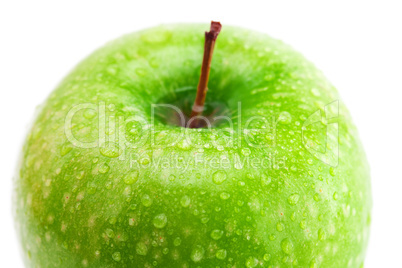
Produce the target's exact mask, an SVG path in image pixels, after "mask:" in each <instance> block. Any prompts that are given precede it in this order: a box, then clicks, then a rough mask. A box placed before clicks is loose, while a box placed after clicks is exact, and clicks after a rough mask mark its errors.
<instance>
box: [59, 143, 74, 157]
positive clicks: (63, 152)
mask: <svg viewBox="0 0 402 268" xmlns="http://www.w3.org/2000/svg"><path fill="white" fill-rule="evenodd" d="M72 149H73V146H72V145H71V143H66V144H63V146H61V148H60V155H61V156H65V155H66V154H68V153H69V152H70V151H71V150H72Z"/></svg>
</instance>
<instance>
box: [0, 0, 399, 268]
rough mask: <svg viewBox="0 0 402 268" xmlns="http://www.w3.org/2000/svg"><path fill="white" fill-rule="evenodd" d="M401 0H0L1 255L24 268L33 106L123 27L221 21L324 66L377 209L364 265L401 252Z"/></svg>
mask: <svg viewBox="0 0 402 268" xmlns="http://www.w3.org/2000/svg"><path fill="white" fill-rule="evenodd" d="M401 14H402V5H398V1H384V0H382V1H340V0H337V1H275V2H274V1H272V2H271V1H261V2H257V1H250V0H247V1H244V0H243V1H240V2H236V1H233V0H232V1H227V2H226V3H225V2H223V1H219V2H218V1H198V2H195V1H182V2H180V1H169V0H165V1H160V2H156V1H139V2H138V3H135V2H134V1H109V2H104V1H100V0H98V1H72V0H70V1H39V0H35V1H2V2H1V4H0V29H1V32H0V94H1V97H0V109H1V113H0V135H1V138H0V142H1V144H0V165H1V166H0V171H1V179H2V180H1V185H0V208H1V211H0V215H1V216H0V217H1V218H0V232H1V234H0V247H1V248H0V254H1V257H0V263H1V267H16V268H18V267H22V262H21V260H20V253H19V248H18V242H17V240H16V235H15V231H14V228H13V221H12V216H11V191H12V183H11V181H12V177H13V173H14V169H15V164H16V159H17V155H18V153H19V151H20V149H21V145H22V141H23V139H24V137H25V134H26V132H27V126H28V123H29V122H30V121H31V120H32V115H33V112H34V110H35V107H36V106H37V105H38V104H40V103H41V102H42V101H43V100H44V99H45V98H46V97H47V95H48V94H49V93H50V92H51V90H52V89H54V88H55V86H56V85H57V83H58V82H59V81H60V80H61V79H62V78H63V77H64V76H65V75H66V74H67V73H68V72H69V71H70V70H71V69H72V68H73V67H74V66H75V65H76V64H77V63H78V62H79V61H80V60H82V59H83V58H84V57H85V56H87V55H88V54H90V53H91V52H92V51H93V50H94V49H95V48H98V47H99V46H101V45H103V44H104V43H105V42H107V41H108V40H111V39H114V38H116V37H119V36H120V35H122V34H125V33H129V32H132V31H136V30H139V29H143V28H146V27H150V26H154V25H158V24H161V23H169V22H206V23H208V22H209V21H210V20H211V19H213V20H220V21H221V22H222V24H223V25H225V24H226V25H228V24H232V25H239V26H243V27H247V28H251V29H255V30H258V31H261V32H266V33H268V34H270V35H271V36H273V37H276V38H279V39H282V40H284V41H285V42H287V43H289V44H291V45H292V46H293V47H295V48H296V49H297V50H299V51H301V52H302V53H303V54H304V55H305V56H307V58H309V59H310V60H311V61H313V62H314V63H315V64H316V65H317V66H318V67H319V68H320V69H322V70H323V71H324V73H325V74H326V75H327V77H328V78H329V79H330V80H331V81H332V82H333V84H334V85H335V86H336V87H337V88H338V89H339V91H340V93H341V96H342V97H343V100H344V102H345V103H346V105H347V106H348V108H349V110H350V111H351V113H352V116H353V118H354V121H355V123H356V124H357V126H358V128H359V130H360V135H361V138H362V140H363V144H364V145H365V149H366V152H367V155H368V159H369V162H370V164H371V174H372V188H373V197H374V211H373V216H372V233H371V241H370V246H369V250H368V254H367V258H366V264H365V267H366V268H367V267H368V268H373V267H397V266H398V265H400V264H401V261H400V256H401V254H402V252H401V249H402V246H401V244H400V242H401V241H402V227H401V224H402V222H401V205H402V201H401V200H402V155H401V153H402V131H401V129H402V128H401V124H402V108H401V106H402V103H401V97H402V94H401V92H402V81H401V78H402V52H401V51H402V38H401V36H402V15H401Z"/></svg>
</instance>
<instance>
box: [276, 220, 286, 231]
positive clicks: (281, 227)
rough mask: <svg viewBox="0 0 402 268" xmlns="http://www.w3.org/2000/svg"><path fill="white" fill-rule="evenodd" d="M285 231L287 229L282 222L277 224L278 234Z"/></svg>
mask: <svg viewBox="0 0 402 268" xmlns="http://www.w3.org/2000/svg"><path fill="white" fill-rule="evenodd" d="M283 229H285V225H283V223H281V222H278V223H277V224H276V230H277V231H278V232H282V231H283Z"/></svg>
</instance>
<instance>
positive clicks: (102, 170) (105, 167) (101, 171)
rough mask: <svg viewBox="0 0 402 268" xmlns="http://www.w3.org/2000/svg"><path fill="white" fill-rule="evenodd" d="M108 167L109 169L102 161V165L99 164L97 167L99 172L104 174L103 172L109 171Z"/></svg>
mask: <svg viewBox="0 0 402 268" xmlns="http://www.w3.org/2000/svg"><path fill="white" fill-rule="evenodd" d="M109 169H110V167H109V165H108V164H106V163H104V164H103V165H101V166H100V167H99V173H101V174H105V173H107V172H108V171H109Z"/></svg>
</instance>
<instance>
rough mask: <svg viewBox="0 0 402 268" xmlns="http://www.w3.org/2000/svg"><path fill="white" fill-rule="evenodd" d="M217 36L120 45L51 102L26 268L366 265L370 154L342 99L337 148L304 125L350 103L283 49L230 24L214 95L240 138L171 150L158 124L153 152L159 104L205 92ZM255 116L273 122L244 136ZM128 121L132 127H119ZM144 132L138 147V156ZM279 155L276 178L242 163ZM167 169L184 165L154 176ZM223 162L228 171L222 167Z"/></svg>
mask: <svg viewBox="0 0 402 268" xmlns="http://www.w3.org/2000/svg"><path fill="white" fill-rule="evenodd" d="M205 29H208V26H207V25H170V26H161V27H156V28H153V29H149V30H145V31H142V32H138V33H134V34H130V35H127V36H124V37H122V38H120V39H117V40H115V41H113V42H111V43H109V44H107V45H106V46H105V47H103V48H101V49H99V50H97V51H96V52H95V53H93V54H92V55H91V56H89V57H88V58H87V59H86V60H84V61H83V62H82V63H81V64H79V65H78V66H77V67H76V69H75V70H73V71H72V72H71V73H70V74H69V75H68V76H67V77H66V78H65V79H64V80H63V81H62V83H61V84H60V85H59V87H58V88H57V89H56V90H55V91H54V92H53V93H52V94H51V95H50V97H49V98H48V100H47V101H46V102H45V103H44V104H43V106H42V107H40V111H39V113H38V116H37V118H36V120H35V122H34V124H33V127H32V130H31V131H30V134H29V135H28V137H27V140H26V143H25V146H24V148H23V152H22V157H21V161H20V164H19V166H18V172H17V175H16V178H15V195H14V212H15V220H16V226H17V230H18V233H19V236H20V240H21V245H22V248H23V257H24V261H25V264H26V266H27V267H326V268H331V267H342V268H343V267H362V265H363V262H364V257H365V251H366V246H367V243H368V234H369V225H370V211H371V193H370V176H369V168H368V164H367V161H366V157H365V154H364V151H363V149H362V146H361V144H360V141H359V140H358V137H357V132H356V129H355V127H354V125H353V124H352V122H351V119H350V116H349V113H348V111H347V110H346V108H345V107H344V106H343V104H342V102H340V103H339V114H338V117H337V126H338V128H337V130H338V131H337V132H336V133H339V137H337V135H335V134H334V132H331V133H329V134H328V135H326V134H325V129H326V126H325V125H324V124H325V120H322V121H323V123H319V124H318V126H319V127H318V128H317V129H318V130H317V129H315V130H314V129H310V130H309V128H308V127H304V128H303V126H305V125H306V124H305V122H306V120H308V118H310V116H311V115H312V114H314V113H315V112H316V111H317V110H318V111H321V112H323V111H324V110H323V109H324V107H325V105H327V104H329V103H332V102H334V101H337V100H338V99H339V97H338V94H337V91H336V89H334V87H333V86H332V85H331V84H330V83H328V81H327V80H326V79H325V78H324V77H323V75H322V74H321V72H320V71H318V70H317V69H316V68H315V67H314V66H313V65H312V64H311V63H309V62H308V61H307V60H305V59H304V58H303V57H302V56H301V55H300V54H298V53H296V52H294V51H293V50H292V49H291V48H289V47H288V46H286V45H284V44H283V43H282V42H280V41H277V40H274V39H271V38H270V37H268V36H266V35H263V34H259V33H253V32H250V31H248V30H243V29H238V28H232V27H224V28H223V31H222V33H221V35H220V36H219V39H218V41H217V45H216V48H215V55H214V58H213V62H212V71H211V77H210V83H209V88H210V90H209V93H208V94H209V95H208V96H209V98H211V99H216V100H220V101H222V102H226V104H227V106H228V107H229V109H230V110H231V111H232V113H233V123H234V127H233V129H234V130H233V133H234V138H233V139H229V138H228V136H227V132H224V130H225V125H222V126H218V127H216V128H213V129H212V130H208V129H188V130H187V137H190V138H191V140H192V143H191V144H189V142H185V141H182V140H181V141H179V142H177V143H172V141H174V140H176V139H177V138H178V137H179V136H180V131H182V130H183V129H182V128H180V127H175V126H168V125H164V124H162V123H160V122H159V121H158V120H155V121H154V122H155V126H154V130H153V133H154V139H153V140H154V144H151V139H150V138H149V139H147V137H148V136H147V135H148V134H149V133H150V132H147V131H146V130H144V129H146V127H147V126H146V124H151V122H152V120H151V104H153V103H161V101H160V100H161V99H162V100H163V99H164V98H166V96H169V95H172V94H171V93H172V92H175V91H177V90H179V89H183V88H186V87H194V86H195V85H196V84H197V81H198V77H199V71H200V64H201V59H202V53H203V52H202V49H203V38H204V37H203V34H202V33H203V31H204V30H205ZM239 101H241V102H242V104H241V120H240V121H239V116H235V115H236V114H239V111H238V102H239ZM85 103H86V104H88V103H90V104H91V105H96V107H102V105H103V103H104V106H105V107H106V108H105V112H104V113H103V112H102V109H101V108H98V109H96V110H93V109H92V110H91V109H81V110H79V111H77V112H76V113H75V115H74V116H73V117H72V119H71V125H66V122H67V121H68V120H67V119H66V118H68V115H69V111H71V109H73V107H75V106H76V105H82V104H85ZM85 107H86V106H85ZM88 107H95V106H88ZM256 115H259V116H264V117H266V118H268V121H269V120H271V118H272V121H269V122H268V127H267V126H266V125H265V128H264V126H263V125H262V124H261V123H259V121H258V120H253V121H252V123H251V124H249V125H247V126H246V123H247V120H248V119H250V118H251V117H252V116H256ZM110 116H114V117H110ZM132 117H134V118H135V120H131V121H130V120H128V119H129V118H132ZM113 118H115V119H116V120H115V119H113ZM118 118H122V119H123V120H125V121H126V122H128V123H126V125H122V126H121V127H120V126H119V125H118V122H117V121H118V120H117V119H118ZM138 118H142V119H141V120H137V119H138ZM105 120H106V122H107V124H106V125H107V127H106V130H104V129H103V128H101V129H100V130H99V128H100V126H101V125H100V124H99V122H100V121H102V122H103V121H105ZM113 121H116V124H115V125H116V127H115V130H113V124H112V122H113ZM139 122H141V123H139ZM275 122H276V123H275ZM109 123H110V124H109ZM320 124H321V126H320ZM251 126H252V128H253V130H252V131H250V132H247V131H246V132H247V133H248V134H247V135H248V136H247V137H246V136H245V135H243V134H244V133H246V132H245V131H244V129H246V128H247V129H250V128H251ZM226 127H227V126H226ZM69 130H71V132H72V134H73V135H74V137H75V138H76V139H77V140H79V141H81V142H93V141H96V140H98V138H99V137H102V135H103V133H105V137H106V138H107V139H109V141H111V142H108V143H107V144H106V145H104V144H103V145H102V144H100V145H99V146H95V147H93V148H80V146H78V145H77V144H75V145H74V144H71V139H70V140H69V139H68V137H67V136H68V135H67V134H66V133H68V131H69ZM141 131H142V132H141ZM303 131H304V132H303ZM302 132H303V133H304V134H303V135H304V136H308V137H309V139H310V140H311V141H312V142H313V143H314V144H316V148H318V147H320V146H321V147H320V148H321V149H322V148H323V149H324V150H325V149H328V148H329V147H330V146H327V145H326V144H327V141H330V140H332V141H339V161H338V163H337V164H336V165H332V166H331V165H328V164H326V163H324V162H325V161H321V160H319V159H317V158H316V157H314V156H313V155H312V154H311V153H310V152H309V151H308V150H307V149H306V145H305V144H304V142H303V140H304V138H303V137H302ZM99 133H101V134H99ZM119 133H123V136H124V137H125V142H126V144H125V145H124V143H123V142H121V141H122V140H123V139H122V138H120V140H117V138H116V137H119V135H118V134H119ZM144 133H145V134H144ZM225 133H226V134H225ZM120 137H121V136H120ZM139 137H145V138H144V139H143V143H142V145H141V146H137V147H138V148H130V146H128V144H129V143H130V142H131V143H130V144H134V143H135V142H136V140H139V139H140V138H139ZM228 140H229V142H228ZM113 141H116V143H117V144H120V150H119V149H117V150H113V146H115V149H116V148H117V147H116V146H117V145H115V144H116V143H113ZM231 141H232V143H231ZM126 145H127V146H126ZM195 145H197V146H195ZM105 146H106V148H105ZM317 146H318V147H317ZM81 147H82V146H81ZM88 147H90V146H88ZM123 147H126V148H123ZM257 147H258V148H257ZM132 155H135V157H134V158H133V157H131V156H132ZM123 156H124V157H123ZM196 156H197V157H200V156H201V158H202V159H203V160H202V161H201V164H200V163H199V162H197V163H196V161H194V159H195V158H196ZM267 158H271V160H272V161H273V162H272V164H271V165H270V166H269V167H267V166H264V167H262V166H258V164H257V167H256V166H250V165H247V164H244V166H243V167H241V165H239V161H243V160H245V159H246V160H247V159H248V161H253V159H254V160H255V159H257V160H258V159H267ZM160 159H165V160H166V159H170V161H171V162H174V161H176V162H177V163H179V164H178V165H175V166H173V165H170V166H168V165H167V164H165V165H164V166H163V164H160V166H157V167H155V166H152V165H151V164H152V163H153V164H155V163H157V161H158V160H160ZM217 159H220V160H222V159H223V160H225V161H224V162H225V163H226V164H222V161H221V164H216V165H215V164H211V163H215V162H217V161H218V160H217ZM137 160H138V161H137ZM165 160H163V161H165ZM226 160H228V162H229V164H227V162H226ZM275 161H280V163H278V162H275ZM180 163H186V164H187V163H190V164H189V165H188V167H186V169H184V167H183V165H184V164H183V165H181V166H180ZM203 163H206V165H205V166H204V164H203ZM334 166H335V167H334Z"/></svg>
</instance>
